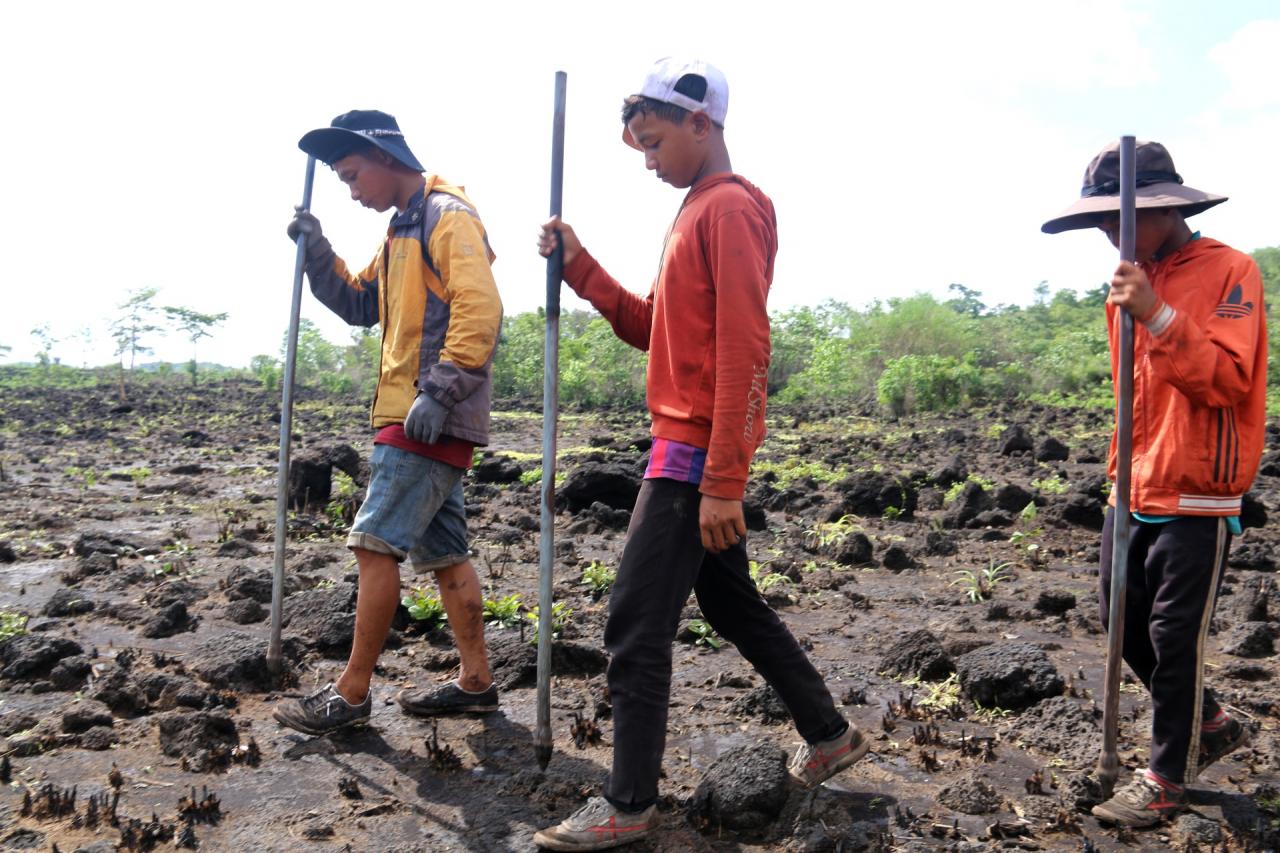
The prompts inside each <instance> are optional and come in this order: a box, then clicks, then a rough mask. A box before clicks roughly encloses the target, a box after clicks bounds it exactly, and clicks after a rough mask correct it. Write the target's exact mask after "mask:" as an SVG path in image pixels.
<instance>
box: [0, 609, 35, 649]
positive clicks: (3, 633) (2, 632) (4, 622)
mask: <svg viewBox="0 0 1280 853" xmlns="http://www.w3.org/2000/svg"><path fill="white" fill-rule="evenodd" d="M27 618H28V617H27V615H26V614H25V613H17V612H15V611H13V610H0V642H3V641H5V640H8V639H10V638H12V637H17V636H20V635H22V634H25V633H27Z"/></svg>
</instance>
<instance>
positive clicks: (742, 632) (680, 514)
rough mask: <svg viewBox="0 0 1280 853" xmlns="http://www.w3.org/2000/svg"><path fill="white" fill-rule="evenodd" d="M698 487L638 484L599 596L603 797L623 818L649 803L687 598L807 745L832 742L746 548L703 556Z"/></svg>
mask: <svg viewBox="0 0 1280 853" xmlns="http://www.w3.org/2000/svg"><path fill="white" fill-rule="evenodd" d="M700 500H701V495H700V494H699V493H698V487H697V486H695V485H691V484H689V483H679V482H676V481H674V480H661V479H655V480H645V481H644V485H643V486H641V488H640V496H639V498H638V499H637V500H636V507H635V512H634V514H633V515H632V516H631V527H630V529H629V530H628V531H627V542H626V546H625V547H624V548H623V550H622V562H621V564H620V565H619V566H618V577H617V580H616V581H614V584H613V589H612V590H611V591H610V593H609V621H608V623H607V624H606V625H605V629H604V644H605V649H606V650H608V652H609V654H610V655H611V656H612V658H611V660H610V662H609V673H608V680H609V696H610V698H611V700H612V702H613V772H612V773H611V774H610V776H609V783H608V785H607V787H606V789H605V796H606V797H607V798H608V799H609V801H610V802H611V803H613V804H614V805H615V806H617V807H618V808H620V809H623V810H625V811H639V810H641V809H645V808H648V806H649V805H650V804H652V803H653V802H654V801H656V800H657V798H658V773H659V769H660V768H661V765H662V753H663V749H664V747H665V745H666V739H667V706H668V703H669V701H670V696H671V643H672V640H673V639H674V638H675V635H676V628H677V625H678V623H679V620H680V611H681V610H682V609H683V608H684V605H685V602H686V601H687V600H688V598H689V592H690V590H693V591H694V592H696V593H697V596H698V606H699V607H700V608H702V615H703V617H704V618H705V619H706V621H707V622H708V623H710V625H711V627H713V628H715V630H716V632H717V633H718V634H720V636H722V637H724V638H725V639H726V640H728V641H729V642H731V643H733V644H734V645H735V646H737V648H738V651H739V652H741V653H742V656H743V657H745V658H746V659H747V660H748V661H749V662H750V663H751V665H752V666H754V667H755V668H756V671H757V672H759V673H760V674H761V675H762V676H764V679H765V681H767V682H768V683H769V684H771V685H773V688H774V689H775V690H777V691H778V694H779V695H780V696H781V697H782V701H783V703H785V704H786V706H787V710H789V711H790V712H791V716H792V718H793V719H794V720H795V724H796V729H797V730H798V731H799V733H800V735H801V737H803V738H804V739H805V740H806V741H808V742H810V743H816V742H818V741H822V740H827V739H830V738H833V737H836V736H837V735H839V734H840V733H841V732H843V731H844V728H845V725H846V723H845V721H844V718H843V717H842V716H841V714H840V712H839V711H837V710H836V707H835V703H834V702H832V700H831V694H830V693H829V692H827V686H826V684H825V683H824V682H823V680H822V676H820V675H819V674H818V671H817V670H816V669H814V667H813V664H812V663H810V662H809V658H808V657H807V656H806V655H805V653H804V651H803V650H801V648H800V646H799V644H798V643H796V640H795V638H794V637H793V636H791V632H790V631H789V630H787V626H786V625H784V624H783V623H782V620H781V619H779V618H778V614H776V613H774V612H773V609H772V608H771V607H769V605H768V604H767V603H765V601H764V599H762V598H761V597H760V593H759V591H757V590H756V587H755V584H754V583H752V581H751V576H750V574H749V573H748V561H747V550H746V545H745V544H744V543H742V542H740V543H738V544H737V545H735V546H734V547H732V548H730V549H729V550H727V551H723V552H721V553H719V554H711V553H709V552H707V551H705V550H704V549H703V547H702V538H701V534H700V532H699V528H698V507H699V502H700Z"/></svg>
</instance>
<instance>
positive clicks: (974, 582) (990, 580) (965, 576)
mask: <svg viewBox="0 0 1280 853" xmlns="http://www.w3.org/2000/svg"><path fill="white" fill-rule="evenodd" d="M1012 566H1013V564H1012V563H1000V564H999V565H996V561H995V560H992V561H991V564H990V565H988V566H987V567H986V568H985V569H978V570H976V571H975V570H974V569H960V570H959V571H957V572H956V573H955V574H956V576H957V577H956V579H955V580H954V581H952V582H951V585H952V586H958V587H960V588H961V589H963V590H964V593H965V595H966V596H967V597H968V598H969V600H970V601H972V602H975V603H976V602H979V601H986V600H987V599H988V598H990V597H991V596H992V594H994V593H995V591H996V587H997V586H999V585H1000V584H1001V583H1003V582H1004V581H1007V580H1009V579H1010V578H1011V577H1012V574H1011V572H1010V569H1011V568H1012Z"/></svg>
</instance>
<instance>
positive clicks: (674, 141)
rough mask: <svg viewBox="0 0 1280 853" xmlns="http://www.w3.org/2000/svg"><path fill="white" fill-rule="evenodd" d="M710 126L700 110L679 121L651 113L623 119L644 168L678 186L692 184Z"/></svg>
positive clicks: (701, 161) (700, 166) (699, 166)
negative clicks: (641, 158) (642, 156)
mask: <svg viewBox="0 0 1280 853" xmlns="http://www.w3.org/2000/svg"><path fill="white" fill-rule="evenodd" d="M710 128H711V120H710V119H708V118H707V117H706V116H705V115H703V114H701V113H692V114H690V115H687V116H685V118H684V121H682V122H680V123H679V124H676V123H675V122H673V121H668V120H667V119H665V118H659V117H658V116H655V115H653V114H652V113H638V114H636V115H635V116H632V118H631V121H629V122H627V130H629V131H631V137H632V139H634V140H635V141H636V144H637V145H639V146H640V149H641V150H642V151H643V152H644V166H645V168H646V169H651V170H652V171H654V172H657V174H658V177H659V178H660V179H661V180H663V181H665V182H666V183H668V184H671V186H673V187H676V188H678V189H685V188H687V187H689V186H692V185H693V182H694V180H696V179H697V177H698V173H699V171H701V169H702V165H703V159H704V158H705V156H706V151H705V149H704V147H703V146H702V142H703V141H704V140H705V139H706V137H707V135H708V134H709V131H710Z"/></svg>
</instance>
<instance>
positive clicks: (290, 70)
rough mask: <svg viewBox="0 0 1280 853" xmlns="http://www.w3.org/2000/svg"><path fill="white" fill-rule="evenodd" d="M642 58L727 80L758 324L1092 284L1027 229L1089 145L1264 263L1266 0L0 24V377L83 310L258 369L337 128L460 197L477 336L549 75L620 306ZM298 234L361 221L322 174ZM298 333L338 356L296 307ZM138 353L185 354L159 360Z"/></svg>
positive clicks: (331, 324) (1080, 235)
mask: <svg viewBox="0 0 1280 853" xmlns="http://www.w3.org/2000/svg"><path fill="white" fill-rule="evenodd" d="M864 6H865V8H864ZM668 54H697V55H699V56H701V57H704V58H705V59H707V60H709V61H711V62H712V63H713V64H716V65H718V66H719V67H720V68H721V69H722V70H723V71H724V72H725V74H726V75H727V77H728V80H729V84H730V105H729V106H730V108H729V115H728V120H727V122H726V129H727V139H728V142H729V146H730V150H731V152H732V155H733V163H734V167H735V169H736V170H737V171H738V172H740V173H742V174H744V175H745V176H747V177H748V178H750V179H751V180H753V181H754V182H755V183H757V184H758V185H759V186H760V187H761V188H763V189H764V190H765V192H767V193H768V194H769V195H771V196H772V198H773V200H774V202H775V204H776V206H777V210H778V217H779V228H780V242H781V248H780V252H779V256H778V262H777V272H776V276H775V280H774V285H773V291H772V294H771V300H770V305H771V307H772V308H774V309H781V308H786V307H790V306H795V305H804V304H816V303H818V302H820V301H822V300H824V299H841V300H846V301H848V302H851V303H854V304H865V303H866V302H868V301H870V300H873V299H878V298H885V297H890V296H894V295H908V294H911V293H914V292H918V291H928V292H932V293H935V294H939V295H943V294H945V293H946V289H947V285H948V284H950V283H951V282H959V283H962V284H964V285H966V286H968V287H971V288H975V289H977V290H979V291H981V292H982V293H983V294H984V296H985V299H986V301H987V302H988V303H990V304H995V303H1002V302H1007V303H1026V302H1028V301H1029V300H1030V299H1031V298H1032V291H1033V288H1034V287H1035V285H1036V284H1037V283H1038V282H1040V281H1042V280H1047V281H1048V282H1049V285H1050V287H1051V288H1053V289H1055V290H1056V289H1059V288H1074V289H1084V288H1089V287H1093V286H1095V285H1097V284H1099V283H1100V282H1102V281H1103V280H1104V279H1105V278H1107V277H1108V276H1109V272H1110V268H1111V264H1112V259H1113V257H1114V252H1113V251H1112V249H1111V248H1110V246H1109V245H1108V244H1107V243H1106V240H1105V239H1104V238H1103V237H1102V236H1101V235H1100V234H1098V233H1096V232H1077V233H1072V234H1067V235H1062V236H1058V237H1049V236H1047V235H1043V234H1041V233H1040V231H1039V225H1040V223H1041V222H1042V221H1043V220H1044V219H1046V218H1048V217H1049V216H1050V215H1052V214H1054V213H1056V212H1057V211H1058V210H1059V209H1060V208H1062V207H1064V206H1065V205H1066V204H1068V203H1069V202H1070V201H1071V200H1072V199H1073V198H1074V197H1075V196H1076V194H1077V193H1078V190H1079V183H1080V177H1081V175H1082V173H1083V171H1084V167H1085V165H1086V164H1087V163H1088V161H1089V159H1090V158H1091V157H1092V155H1093V154H1094V153H1095V152H1096V151H1097V150H1098V149H1099V148H1101V146H1102V145H1104V144H1105V143H1107V142H1108V141H1109V140H1111V139H1114V138H1115V137H1117V136H1119V135H1121V134H1123V133H1134V134H1137V135H1138V136H1139V137H1140V138H1147V139H1156V140H1159V141H1161V142H1164V143H1165V144H1166V145H1167V146H1168V147H1169V148H1170V150H1171V151H1172V153H1173V155H1174V158H1175V161H1176V163H1177V166H1178V169H1179V171H1180V172H1181V173H1182V175H1183V177H1184V178H1185V179H1186V181H1187V183H1188V184H1190V185H1191V186H1195V187H1198V188H1201V189H1206V190H1209V191H1211V192H1220V193H1224V194H1226V195H1229V196H1231V201H1230V202H1228V203H1227V204H1225V205H1223V206H1221V207H1219V208H1215V209H1214V210H1213V211H1210V212H1208V213H1206V214H1203V215H1202V216H1200V217H1198V218H1197V219H1196V220H1193V224H1194V225H1195V226H1197V227H1199V228H1201V229H1203V231H1204V232H1205V233H1206V234H1209V235H1212V236H1215V237H1218V238H1220V239H1223V240H1225V241H1227V242H1229V243H1231V244H1233V245H1235V246H1237V247H1238V248H1240V249H1243V250H1246V251H1251V250H1253V249H1256V248H1259V247H1262V246H1268V245H1276V244H1280V231H1278V230H1277V218H1276V214H1275V211H1276V199H1277V198H1280V168H1277V166H1276V151H1277V150H1278V149H1280V83H1278V82H1277V81H1280V11H1278V7H1277V5H1276V3H1274V2H1231V0H1225V2H1221V3H1213V4H1208V3H1203V2H1185V1H1184V0H1177V2H1154V0H1101V1H1100V2H1091V1H1090V0H1082V1H1081V2H1070V3H1065V2H1031V0H1021V1H1020V2H983V0H974V2H967V3H955V2H913V3H885V4H876V5H875V7H874V8H872V7H871V5H870V4H857V5H855V4H851V3H838V2H830V0H828V2H807V0H791V2H786V3H777V2H768V3H759V2H750V0H747V2H726V3H721V2H697V1H696V0H686V2H683V3H647V4H644V3H639V4H638V3H627V4H622V3H611V2H599V0H597V2H589V3H577V2H560V3H555V4H550V5H548V4H532V3H504V2H485V3H481V2H469V3H460V4H442V3H424V2H405V3H402V2H394V0H382V2H378V3H364V4H362V3H351V2H342V3H330V2H308V3H284V2H280V3H275V2H272V3H264V2H257V3H240V2H223V3H217V4H212V3H210V4H200V5H199V6H197V5H195V4H190V3H175V2H166V3H155V4H152V3H138V2H129V0H121V2H116V3H100V2H94V3H81V2H63V3H15V4H11V5H10V6H9V7H8V9H7V11H6V13H5V26H4V27H3V31H2V32H0V75H2V78H3V79H4V81H5V83H4V90H5V98H4V102H5V105H4V109H5V115H6V117H5V120H4V127H5V133H3V134H0V155H3V160H2V162H3V163H4V166H5V181H4V184H3V185H4V190H5V191H4V194H3V201H0V251H2V253H3V260H4V263H5V266H6V268H7V271H8V274H9V285H8V286H7V287H6V288H5V291H4V293H5V297H4V298H5V303H6V304H5V305H4V308H3V310H0V344H3V345H8V346H10V347H12V351H11V352H10V353H9V354H8V355H7V356H5V357H4V359H5V360H8V361H20V360H27V359H30V358H31V357H32V354H33V352H34V349H35V346H34V341H33V339H32V337H31V334H30V333H31V330H32V328H34V327H36V326H39V325H41V324H45V323H47V324H48V325H49V327H50V330H51V332H52V334H53V335H54V337H56V338H59V339H61V342H60V343H59V344H57V345H56V346H55V348H54V354H55V355H56V356H60V357H61V358H62V360H63V361H64V362H66V363H72V364H81V363H84V362H89V363H95V364H97V363H106V362H109V361H111V360H112V355H111V352H112V345H111V343H110V341H109V339H108V335H107V331H106V327H107V325H108V324H109V322H110V320H111V319H112V318H113V316H114V315H115V313H116V306H117V305H118V303H120V302H121V301H122V300H123V299H124V298H125V297H126V296H127V293H128V292H129V291H130V290H131V289H134V288H140V287H147V286H153V287H157V288H159V289H160V296H159V299H158V300H157V301H158V302H159V303H160V304H162V305H183V306H187V307H191V308H194V309H196V310H201V311H208V312H218V311H226V312H228V314H229V315H230V318H229V320H228V321H227V323H226V325H225V326H224V328H223V329H222V330H221V331H220V332H219V333H218V334H217V335H216V336H215V337H214V338H213V339H212V340H207V341H205V342H203V343H202V344H201V351H200V356H201V358H202V360H214V361H218V362H222V363H224V364H229V365H243V364H246V363H247V362H248V360H249V358H250V357H251V356H253V355H254V354H256V353H272V354H275V353H277V352H278V351H279V346H280V340H281V335H282V333H283V330H284V328H285V325H286V323H287V321H288V305H289V289H290V283H291V276H292V268H293V252H294V250H293V246H292V245H291V244H290V243H289V242H288V241H287V239H286V238H285V236H284V227H285V224H286V223H287V221H288V219H289V216H290V214H291V210H292V207H293V205H294V204H296V203H297V202H298V201H299V200H300V197H301V192H302V177H303V170H304V166H305V156H304V155H303V154H302V153H301V152H300V151H299V150H298V148H297V140H298V138H299V137H300V136H301V135H302V134H303V133H304V132H305V131H307V130H309V129H311V128H313V127H319V126H324V125H327V124H328V123H329V121H330V120H331V119H332V118H333V117H334V116H335V115H337V114H339V113H342V112H345V111H347V110H349V109H353V108H379V109H383V110H386V111H388V112H391V113H393V114H395V115H396V116H397V117H398V118H399V121H400V124H401V127H402V128H403V129H404V130H405V132H406V135H407V138H408V140H409V143H410V145H411V146H412V147H413V149H414V151H415V153H417V155H418V157H419V159H421V160H422V161H423V162H424V163H425V164H426V166H427V167H428V169H430V170H431V171H434V172H438V173H440V174H441V175H443V176H445V177H446V178H448V179H450V180H452V181H454V182H457V183H462V184H464V185H465V186H466V187H467V189H468V191H469V193H470V194H471V197H472V199H473V200H474V201H475V203H476V204H477V206H478V207H479V210H480V213H481V216H482V218H483V219H484V221H485V224H486V226H487V228H488V230H489V233H490V237H491V241H492V243H493V246H494V248H495V250H496V251H497V253H498V261H497V265H496V267H495V272H496V275H497V279H498V284H499V287H500V289H501V292H502V297H503V301H504V303H505V306H506V310H507V312H508V313H509V314H512V313H517V312H521V311H527V310H530V309H532V308H534V307H536V306H537V305H538V304H540V303H541V301H542V299H543V293H544V287H545V265H544V262H543V261H542V260H541V259H540V258H538V257H537V255H536V254H535V252H534V249H533V241H534V235H535V230H536V227H537V225H538V223H539V222H540V221H541V220H542V219H543V218H544V217H545V215H546V212H547V206H548V186H549V152H550V126H551V108H552V84H553V75H554V72H555V71H556V70H558V69H562V70H565V71H567V72H568V74H569V98H568V141H567V160H566V182H565V218H566V219H567V220H568V221H569V222H571V223H572V224H574V225H575V227H577V229H578V232H579V234H580V235H581V236H582V238H583V240H584V242H585V243H586V244H587V246H588V247H589V248H590V249H591V250H592V252H593V254H595V255H596V256H597V257H598V258H600V259H601V261H602V262H603V263H604V264H605V266H606V268H608V269H609V270H610V271H611V272H612V273H613V274H614V275H615V276H617V277H618V278H619V279H620V280H622V281H623V283H624V284H626V285H627V286H628V287H630V288H632V289H634V290H637V291H644V290H647V288H648V286H649V283H650V279H651V277H652V275H653V272H654V269H655V267H656V263H657V259H658V253H659V248H660V244H661V240H662V235H663V233H664V232H665V230H666V227H667V225H668V223H669V222H670V219H671V216H672V215H673V213H674V212H675V210H676V208H677V206H678V205H679V202H680V198H681V195H680V193H679V191H676V190H673V189H671V188H669V187H667V186H666V185H665V184H662V183H660V182H659V181H658V180H657V179H656V178H654V177H653V176H652V175H651V174H650V173H648V172H646V171H645V169H644V166H643V162H642V158H641V155H640V154H638V153H636V152H633V151H632V150H631V149H629V148H626V147H625V146H624V145H623V144H622V143H621V141H620V139H619V133H620V123H619V120H618V107H619V105H620V102H621V100H622V98H623V97H624V96H626V95H627V94H630V93H632V92H634V91H635V90H636V89H637V88H638V86H639V84H640V81H641V79H642V78H643V75H644V73H645V71H646V70H647V68H648V66H649V65H650V63H651V62H652V61H653V60H654V59H656V58H658V57H661V56H665V55H668ZM313 210H314V211H315V213H316V214H317V215H318V216H319V217H320V219H321V221H322V222H323V223H324V227H325V231H326V233H327V234H328V235H329V237H330V238H331V239H332V241H333V242H334V244H335V246H336V248H337V249H338V252H339V254H341V255H342V256H343V257H345V258H346V259H347V260H348V261H350V262H351V263H352V265H353V266H356V267H362V266H363V265H364V264H365V263H366V262H367V261H368V259H369V258H370V257H371V256H372V254H373V252H374V250H375V249H376V247H377V245H378V243H379V241H380V240H381V238H382V234H383V232H384V229H385V226H386V218H385V217H384V216H382V215H379V214H375V213H373V212H371V211H368V210H365V209H363V208H361V207H360V206H359V205H357V204H355V203H353V202H351V201H350V199H349V198H348V197H347V195H346V193H345V192H344V190H343V188H342V187H341V185H340V184H339V182H338V181H337V179H336V177H334V175H333V174H332V172H330V171H329V170H328V169H323V168H322V169H321V170H320V171H319V172H318V173H317V182H316V192H315V199H314V204H313ZM566 307H582V303H579V302H578V301H577V300H575V299H567V300H566ZM303 315H304V316H306V317H309V318H311V319H313V320H315V321H316V322H318V323H320V325H321V328H322V329H323V330H324V332H325V334H326V335H327V336H328V337H330V338H331V339H333V340H336V341H341V340H345V336H346V331H345V327H344V326H343V324H342V323H341V322H340V321H338V320H337V319H336V318H334V317H332V315H330V314H329V313H328V312H327V310H326V309H324V308H323V307H322V306H320V305H318V304H317V303H316V302H315V301H314V300H313V299H312V298H311V296H310V294H309V293H307V294H306V295H305V296H304V302H303ZM86 330H87V331H86ZM90 335H91V336H92V340H93V343H92V344H91V345H90V346H89V347H88V348H87V349H86V348H85V346H84V340H85V338H86V336H90ZM154 343H155V345H156V350H157V354H158V355H159V356H160V357H164V358H169V359H174V360H177V359H182V358H186V357H189V347H188V346H187V345H186V344H185V342H184V341H182V340H181V339H180V338H179V337H177V336H174V337H172V338H170V339H169V340H167V341H166V340H163V339H159V338H157V339H155V340H154Z"/></svg>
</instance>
